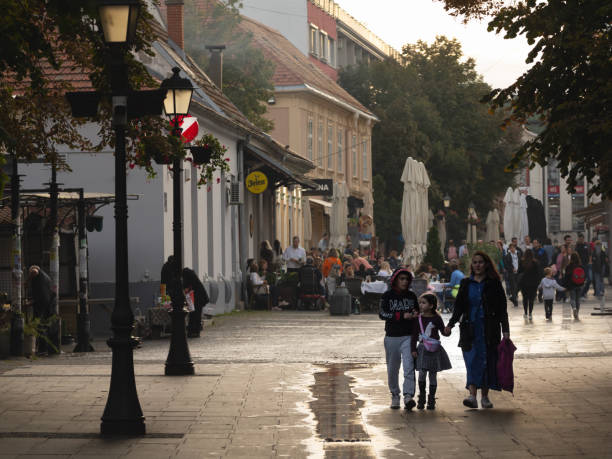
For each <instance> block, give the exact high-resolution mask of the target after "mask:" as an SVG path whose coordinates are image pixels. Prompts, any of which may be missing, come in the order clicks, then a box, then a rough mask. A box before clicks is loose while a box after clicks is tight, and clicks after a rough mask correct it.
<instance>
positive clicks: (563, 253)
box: [555, 244, 569, 302]
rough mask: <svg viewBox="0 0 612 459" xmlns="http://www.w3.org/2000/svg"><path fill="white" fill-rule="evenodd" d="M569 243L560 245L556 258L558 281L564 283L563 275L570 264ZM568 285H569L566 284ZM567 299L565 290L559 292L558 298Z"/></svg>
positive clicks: (560, 299) (559, 299)
mask: <svg viewBox="0 0 612 459" xmlns="http://www.w3.org/2000/svg"><path fill="white" fill-rule="evenodd" d="M567 250H568V248H567V245H566V244H563V245H561V246H560V247H559V253H558V254H557V258H556V260H555V267H556V268H557V282H559V283H561V284H562V283H563V275H564V274H565V268H566V267H567V265H568V264H569V255H568V254H567ZM566 287H567V286H566ZM566 299H567V296H566V294H565V292H559V293H557V300H558V301H563V302H565V300H566Z"/></svg>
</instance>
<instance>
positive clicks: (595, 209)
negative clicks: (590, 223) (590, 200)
mask: <svg viewBox="0 0 612 459" xmlns="http://www.w3.org/2000/svg"><path fill="white" fill-rule="evenodd" d="M605 210H606V207H605V201H601V202H597V203H595V204H591V205H590V206H588V207H585V208H584V209H580V210H577V211H576V212H574V215H575V216H576V217H589V216H592V215H596V214H605V213H606V211H605Z"/></svg>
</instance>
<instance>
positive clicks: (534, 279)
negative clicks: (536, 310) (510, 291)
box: [518, 249, 542, 320]
mask: <svg viewBox="0 0 612 459" xmlns="http://www.w3.org/2000/svg"><path fill="white" fill-rule="evenodd" d="M518 273H519V288H520V289H521V295H523V309H524V310H525V319H527V318H529V320H532V318H533V317H532V314H533V303H534V301H535V297H536V294H537V293H538V285H540V281H541V280H542V268H541V267H540V264H539V263H538V262H537V261H536V260H535V258H534V256H533V251H532V250H531V249H527V250H525V254H524V255H523V259H522V260H521V264H520V267H519V270H518Z"/></svg>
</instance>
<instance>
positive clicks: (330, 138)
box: [327, 124, 334, 170]
mask: <svg viewBox="0 0 612 459" xmlns="http://www.w3.org/2000/svg"><path fill="white" fill-rule="evenodd" d="M333 157H334V127H333V126H332V125H331V124H330V125H328V126H327V168H328V169H329V170H332V169H333V167H334V166H333V162H332V161H333V159H332V158H333Z"/></svg>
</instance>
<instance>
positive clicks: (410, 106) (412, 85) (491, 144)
mask: <svg viewBox="0 0 612 459" xmlns="http://www.w3.org/2000/svg"><path fill="white" fill-rule="evenodd" d="M403 55H404V57H405V58H406V65H405V66H401V65H399V64H397V63H396V62H395V61H393V60H387V61H384V62H374V63H372V64H370V65H361V66H357V67H352V68H348V69H345V70H343V71H342V72H341V73H340V83H341V85H342V86H343V87H344V88H345V89H347V90H348V91H349V92H350V93H351V94H352V95H353V96H355V97H356V98H357V99H358V100H359V101H360V102H362V103H363V104H364V105H366V106H367V107H368V108H369V109H370V110H372V111H373V112H374V113H375V114H376V116H377V117H378V118H379V119H380V122H378V123H376V124H375V125H374V128H373V131H372V163H373V174H374V177H375V178H374V199H375V202H376V212H374V219H375V224H376V229H377V234H378V235H379V236H380V237H381V239H383V240H384V241H387V242H388V243H389V244H393V243H394V241H395V240H396V239H397V236H398V235H400V234H401V222H400V213H401V202H402V197H403V184H402V183H401V181H400V178H401V174H402V171H403V168H404V163H405V162H406V158H407V157H408V156H411V157H413V158H415V159H417V160H420V161H423V162H424V163H425V166H426V168H427V172H428V175H429V178H430V181H431V188H430V206H431V207H432V208H434V209H439V208H441V207H442V197H443V196H444V195H445V194H448V195H449V196H450V197H451V199H452V204H451V210H452V211H453V212H454V215H453V218H455V217H456V220H457V224H456V225H452V227H449V234H448V237H449V238H451V239H455V240H461V239H463V238H465V234H461V233H460V232H459V228H465V224H464V223H463V222H465V218H466V217H467V207H468V203H469V202H470V201H473V202H474V203H475V205H476V208H477V212H478V214H485V215H486V212H487V211H488V210H490V209H491V208H492V205H493V199H494V198H495V197H496V196H498V195H500V194H502V193H503V191H504V190H505V189H506V188H507V187H508V186H509V185H511V184H512V182H513V179H514V176H513V174H511V173H508V172H505V170H504V168H505V166H506V165H507V164H508V162H509V161H510V158H511V157H512V154H513V152H514V151H516V149H517V148H518V146H519V145H520V144H519V135H520V132H519V129H518V127H517V126H508V127H507V128H506V129H505V130H502V129H500V128H499V125H500V124H501V123H502V120H503V116H502V114H501V113H497V112H496V113H489V111H488V110H487V107H486V106H485V105H484V104H482V103H480V100H481V99H482V97H483V96H484V95H486V94H488V93H489V92H490V90H491V88H490V87H489V86H488V85H486V84H485V83H484V82H483V81H482V78H481V77H480V76H479V75H478V74H477V73H476V71H475V63H474V61H473V60H472V59H464V58H463V53H462V50H461V46H460V44H459V43H458V42H457V41H456V40H449V39H447V38H445V37H438V38H437V39H436V41H435V42H434V43H432V44H431V45H428V44H426V43H424V42H418V43H416V44H414V45H407V46H405V47H404V49H403ZM376 176H378V177H379V178H376ZM455 230H456V231H457V233H456V234H455V233H453V231H455Z"/></svg>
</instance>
